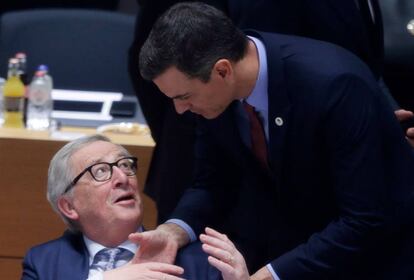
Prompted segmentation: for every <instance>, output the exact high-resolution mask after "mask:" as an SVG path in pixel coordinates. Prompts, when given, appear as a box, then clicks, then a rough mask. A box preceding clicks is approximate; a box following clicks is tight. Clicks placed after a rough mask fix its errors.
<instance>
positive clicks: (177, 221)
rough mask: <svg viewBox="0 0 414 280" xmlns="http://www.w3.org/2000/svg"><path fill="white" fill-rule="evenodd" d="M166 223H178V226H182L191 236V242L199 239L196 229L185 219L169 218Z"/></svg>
mask: <svg viewBox="0 0 414 280" xmlns="http://www.w3.org/2000/svg"><path fill="white" fill-rule="evenodd" d="M165 223H166V224H176V225H177V226H179V227H181V228H182V229H183V230H185V232H187V234H188V237H190V242H194V241H196V240H197V236H196V235H195V232H194V230H193V229H192V228H191V227H190V226H189V225H188V224H187V223H186V222H184V221H183V220H180V219H169V220H168V221H166V222H165Z"/></svg>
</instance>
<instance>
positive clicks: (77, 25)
mask: <svg viewBox="0 0 414 280" xmlns="http://www.w3.org/2000/svg"><path fill="white" fill-rule="evenodd" d="M134 22H135V18H134V17H133V16H129V15H125V14H121V13H116V12H107V11H102V10H82V9H45V10H26V11H20V12H10V13H6V14H4V15H3V16H2V17H1V20H0V75H1V76H3V77H4V76H6V72H7V61H8V58H9V57H11V56H13V55H14V54H15V53H16V52H20V51H22V52H25V53H26V54H27V58H28V74H29V77H31V76H32V75H33V73H34V71H35V69H36V67H37V66H38V65H39V64H47V65H48V66H49V69H50V73H51V76H52V77H53V80H54V85H55V88H61V89H79V90H99V91H116V92H122V93H124V94H126V95H134V91H133V88H132V85H131V82H130V79H129V75H128V67H127V55H128V48H129V46H130V44H131V42H132V39H133V34H134Z"/></svg>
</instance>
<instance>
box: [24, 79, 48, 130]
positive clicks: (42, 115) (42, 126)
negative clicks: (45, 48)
mask: <svg viewBox="0 0 414 280" xmlns="http://www.w3.org/2000/svg"><path fill="white" fill-rule="evenodd" d="M52 109H53V101H52V90H51V88H50V85H49V84H48V82H47V80H46V78H45V73H44V72H43V71H37V72H36V73H35V76H34V77H33V80H32V82H31V83H30V86H29V102H28V106H27V123H26V127H27V128H28V129H32V130H47V129H48V128H49V125H50V118H51V114H52Z"/></svg>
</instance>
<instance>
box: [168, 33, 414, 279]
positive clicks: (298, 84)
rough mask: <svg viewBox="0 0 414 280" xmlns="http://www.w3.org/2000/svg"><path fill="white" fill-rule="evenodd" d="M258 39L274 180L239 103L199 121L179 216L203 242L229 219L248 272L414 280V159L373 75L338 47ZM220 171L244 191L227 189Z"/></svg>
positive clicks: (295, 276)
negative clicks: (411, 231)
mask: <svg viewBox="0 0 414 280" xmlns="http://www.w3.org/2000/svg"><path fill="white" fill-rule="evenodd" d="M250 35H253V36H255V37H258V38H260V39H261V40H262V41H263V42H264V44H265V47H266V52H267V63H268V71H269V72H268V75H269V85H268V94H269V96H268V101H269V115H268V117H269V134H270V139H269V149H268V150H269V160H270V169H271V171H270V172H267V171H265V170H261V169H260V167H259V166H260V165H259V164H258V163H257V162H255V159H254V157H253V156H252V154H251V152H250V150H249V148H248V144H249V139H247V138H246V136H248V135H245V133H244V131H246V130H245V129H243V126H244V125H243V123H244V122H243V121H242V119H243V117H242V116H241V115H242V113H241V111H240V108H239V107H240V105H239V104H240V103H239V102H234V103H232V104H231V105H230V106H229V108H228V109H227V110H226V111H225V112H224V113H223V114H222V115H220V116H219V117H218V118H216V119H214V120H204V119H200V126H199V128H198V130H197V141H196V177H195V181H194V183H193V187H192V189H190V190H189V191H187V192H186V193H185V195H184V197H183V198H182V200H181V201H180V204H179V206H178V208H177V209H176V211H175V213H174V215H173V217H174V218H180V219H183V220H184V221H186V222H187V223H188V224H189V225H191V226H192V228H193V229H195V231H196V232H197V233H198V232H200V231H201V230H202V229H203V227H204V226H205V225H206V224H208V223H209V222H211V221H214V220H223V223H224V224H225V226H226V227H227V229H226V232H227V233H229V235H230V236H231V238H233V239H234V240H235V241H236V243H237V244H239V246H240V249H241V251H242V253H243V254H244V255H245V257H246V258H247V262H248V264H249V266H250V268H251V269H252V270H254V269H257V268H258V267H260V266H263V265H265V264H266V263H268V262H271V264H272V266H273V267H274V269H275V270H276V271H277V273H278V275H279V276H280V278H281V279H288V280H291V279H301V280H306V279H335V280H336V279H411V278H410V277H412V275H410V274H409V273H411V274H412V273H413V268H412V267H413V266H412V263H411V260H412V259H413V258H412V257H411V258H401V259H398V258H397V256H400V255H401V254H402V253H401V252H400V250H402V248H403V247H404V246H403V245H402V242H406V240H407V238H406V237H407V235H408V233H407V231H406V227H407V226H409V225H410V224H411V223H412V220H410V219H409V217H407V215H406V214H407V213H408V212H407V210H408V209H406V208H404V207H405V206H403V205H406V206H407V208H408V207H412V206H409V205H410V203H408V202H409V198H410V197H411V198H412V197H413V188H414V182H413V179H412V170H414V160H413V159H414V158H413V155H412V151H411V149H410V147H409V145H408V143H407V141H406V140H405V139H404V136H403V133H402V131H401V129H400V127H399V125H398V122H397V121H396V119H395V117H394V115H393V112H392V110H391V109H390V108H389V106H386V100H385V98H384V96H383V95H381V94H379V88H378V85H377V83H376V80H375V79H374V77H373V76H372V74H371V72H370V71H369V69H368V68H367V67H366V66H365V65H364V64H363V63H362V62H361V61H360V60H359V59H357V58H356V57H355V56H354V55H352V54H351V53H349V52H347V51H345V50H343V49H341V48H338V47H336V46H334V45H332V44H327V43H323V42H319V41H315V40H308V39H304V38H300V37H293V36H284V35H276V34H269V33H256V32H252V33H250ZM277 117H279V118H281V119H282V120H283V124H282V125H280V121H279V122H276V121H275V120H276V118H277ZM278 123H279V125H278ZM220 162H221V163H220ZM217 163H220V166H225V167H224V168H225V170H226V172H227V173H228V176H232V178H233V180H234V181H235V182H237V183H235V184H233V185H230V186H229V185H227V184H223V182H222V181H221V178H220V177H219V176H217V174H218V173H217V172H218V171H219V170H217V166H218V165H217ZM223 163H224V164H223ZM411 205H412V202H411ZM411 252H412V250H411ZM411 254H412V253H411ZM397 259H398V261H396V260H397ZM390 263H394V264H395V265H394V266H393V269H394V270H393V271H390V269H391V268H390V267H391V266H390V265H389V264H390ZM403 268H406V269H407V271H408V272H407V273H405V274H404V275H402V276H400V277H394V276H395V275H397V274H398V273H397V272H399V271H401V270H403ZM387 277H388V278H387Z"/></svg>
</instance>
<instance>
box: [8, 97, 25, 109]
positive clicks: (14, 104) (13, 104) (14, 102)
mask: <svg viewBox="0 0 414 280" xmlns="http://www.w3.org/2000/svg"><path fill="white" fill-rule="evenodd" d="M3 102H4V111H6V112H23V97H11V96H5V97H4V100H3Z"/></svg>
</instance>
